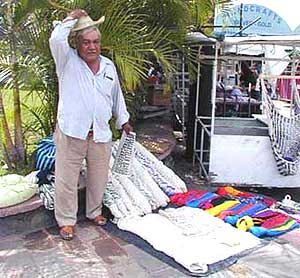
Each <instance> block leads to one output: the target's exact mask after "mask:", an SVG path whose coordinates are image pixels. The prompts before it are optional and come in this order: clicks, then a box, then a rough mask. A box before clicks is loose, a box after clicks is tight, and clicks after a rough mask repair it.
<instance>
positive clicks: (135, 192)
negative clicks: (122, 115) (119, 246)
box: [103, 141, 187, 222]
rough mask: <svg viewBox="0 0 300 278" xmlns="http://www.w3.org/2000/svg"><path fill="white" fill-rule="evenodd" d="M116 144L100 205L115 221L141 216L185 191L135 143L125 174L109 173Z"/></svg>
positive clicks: (166, 170) (114, 152)
mask: <svg viewBox="0 0 300 278" xmlns="http://www.w3.org/2000/svg"><path fill="white" fill-rule="evenodd" d="M118 144H119V141H117V142H115V143H114V145H113V148H112V157H111V159H110V172H109V180H108V184H107V189H106V191H105V193H104V199H103V203H104V205H105V206H106V207H108V208H109V209H110V211H111V213H112V215H113V216H114V222H118V221H119V219H122V218H126V217H133V216H137V215H139V216H141V215H145V214H148V213H151V212H152V211H154V210H156V209H158V208H160V207H165V206H167V205H168V202H169V197H168V196H169V195H172V194H175V193H183V192H186V191H187V188H186V185H185V183H184V182H183V181H182V180H181V179H180V178H179V177H178V176H177V175H175V173H174V172H173V171H172V170H171V169H169V168H168V167H167V166H165V165H164V164H163V163H162V162H161V161H159V160H158V159H157V158H156V157H155V156H154V155H152V154H151V153H150V152H149V151H147V150H146V148H144V147H143V146H142V145H141V144H139V143H138V142H135V149H134V156H133V158H132V162H131V165H132V167H131V169H130V171H129V175H128V176H125V175H119V174H117V173H115V172H112V171H111V169H112V167H113V165H114V158H115V156H116V154H117V150H118Z"/></svg>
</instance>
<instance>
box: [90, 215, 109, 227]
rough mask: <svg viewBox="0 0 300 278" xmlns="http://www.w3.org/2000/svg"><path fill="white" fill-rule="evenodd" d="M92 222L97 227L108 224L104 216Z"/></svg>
mask: <svg viewBox="0 0 300 278" xmlns="http://www.w3.org/2000/svg"><path fill="white" fill-rule="evenodd" d="M92 221H93V222H94V224H95V225H97V226H103V225H105V224H106V222H107V219H106V218H105V217H104V216H102V215H97V216H96V217H95V218H94V219H93V220H92Z"/></svg>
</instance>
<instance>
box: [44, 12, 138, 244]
mask: <svg viewBox="0 0 300 278" xmlns="http://www.w3.org/2000/svg"><path fill="white" fill-rule="evenodd" d="M103 21H104V17H102V18H100V19H99V20H98V21H93V20H92V19H91V18H90V17H89V16H88V15H87V13H86V12H85V11H84V10H74V11H72V12H70V13H69V14H68V16H67V17H66V18H65V19H64V20H63V21H62V22H56V25H55V28H54V30H53V32H52V34H51V37H50V39H49V43H50V49H51V53H52V56H53V59H54V62H55V65H56V73H57V76H58V81H59V103H58V115H57V127H56V130H55V133H54V141H55V144H56V160H55V218H56V221H57V223H58V226H59V228H60V235H61V237H62V238H63V239H65V240H71V239H72V238H73V237H74V233H75V229H74V227H75V224H76V221H77V217H76V216H77V210H78V192H77V190H78V178H79V173H80V168H81V164H82V161H83V160H84V159H86V163H87V185H86V217H87V218H89V219H90V220H91V221H93V222H94V224H96V225H104V224H105V223H106V219H105V217H104V216H103V215H102V199H103V194H104V191H105V187H106V183H107V179H108V170H109V160H110V156H111V141H112V132H111V130H110V125H109V120H110V119H111V117H112V116H115V118H116V127H117V128H119V129H121V128H122V129H123V130H124V131H125V132H126V133H127V134H128V133H129V132H131V131H132V127H131V125H130V124H129V113H128V112H127V109H126V105H125V101H124V97H123V94H122V91H121V87H120V83H119V79H118V75H117V71H116V68H115V65H114V64H113V62H112V61H111V60H109V59H108V58H106V57H104V56H102V55H100V50H101V46H100V45H101V44H100V41H101V34H100V32H99V30H98V28H97V27H96V26H97V25H99V24H100V23H102V22H103ZM70 33H72V34H73V35H74V39H75V46H76V49H73V48H72V47H70V45H69V43H68V39H69V35H70Z"/></svg>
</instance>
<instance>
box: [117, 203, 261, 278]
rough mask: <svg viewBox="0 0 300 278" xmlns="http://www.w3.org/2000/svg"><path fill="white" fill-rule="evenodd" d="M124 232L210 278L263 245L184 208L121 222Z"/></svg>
mask: <svg viewBox="0 0 300 278" xmlns="http://www.w3.org/2000/svg"><path fill="white" fill-rule="evenodd" d="M117 225H118V227H119V228H120V229H121V230H125V231H128V232H131V233H134V234H136V235H138V236H139V237H141V238H143V239H144V240H146V241H147V242H148V243H150V244H151V245H152V246H153V248H154V249H156V250H158V251H161V252H163V253H165V254H167V255H168V256H170V257H172V258H173V259H174V260H175V261H176V262H178V263H179V264H181V265H182V266H183V267H185V268H186V269H187V270H188V271H189V272H190V273H192V274H197V275H208V274H210V273H212V272H215V271H219V270H220V269H222V268H224V267H227V266H229V265H230V264H233V263H235V262H236V261H237V259H238V258H240V257H241V256H243V255H246V254H248V253H249V252H250V251H252V250H253V249H256V248H257V247H259V246H260V245H261V244H262V242H261V240H260V239H258V238H257V237H255V236H253V235H252V234H250V233H244V232H242V231H240V230H238V229H235V228H234V227H232V226H231V225H229V224H227V223H224V222H223V221H222V220H221V219H218V218H216V217H213V216H211V215H209V214H207V213H205V212H204V211H203V210H200V209H196V208H190V207H180V208H167V209H164V210H162V209H161V210H159V212H158V213H150V214H147V215H145V216H143V217H139V216H136V217H132V218H123V219H120V220H119V221H118V223H117Z"/></svg>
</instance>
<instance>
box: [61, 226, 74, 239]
mask: <svg viewBox="0 0 300 278" xmlns="http://www.w3.org/2000/svg"><path fill="white" fill-rule="evenodd" d="M59 234H60V236H61V237H62V239H64V240H72V239H73V238H74V227H73V226H62V227H61V228H60V230H59Z"/></svg>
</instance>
